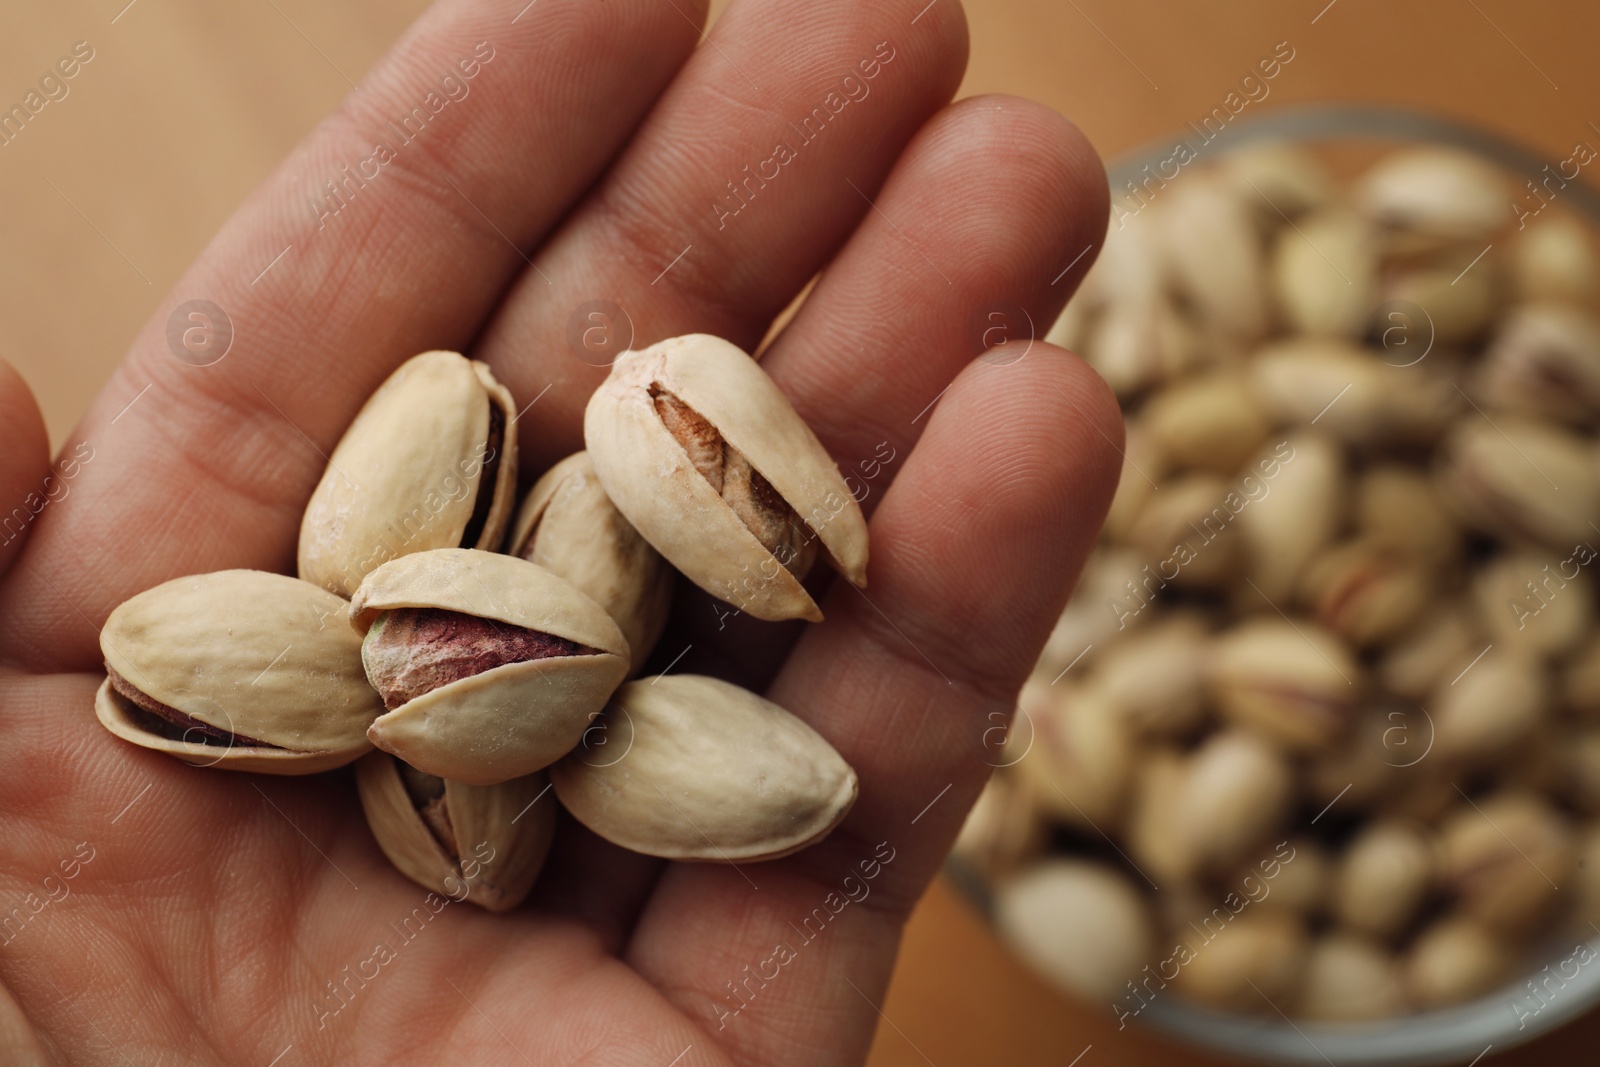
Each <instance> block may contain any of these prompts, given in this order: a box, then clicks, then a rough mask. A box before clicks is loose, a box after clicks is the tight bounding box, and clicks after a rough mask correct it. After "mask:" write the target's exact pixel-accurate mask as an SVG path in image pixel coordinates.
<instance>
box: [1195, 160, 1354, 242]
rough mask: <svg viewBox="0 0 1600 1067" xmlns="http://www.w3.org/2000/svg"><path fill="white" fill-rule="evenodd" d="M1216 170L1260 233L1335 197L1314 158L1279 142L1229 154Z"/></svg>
mask: <svg viewBox="0 0 1600 1067" xmlns="http://www.w3.org/2000/svg"><path fill="white" fill-rule="evenodd" d="M1218 167H1219V168H1220V170H1221V172H1222V176H1223V178H1224V180H1226V181H1228V182H1229V183H1230V184H1232V185H1233V186H1234V188H1235V191H1236V192H1237V193H1238V194H1239V196H1241V197H1242V198H1243V199H1244V202H1245V203H1246V204H1248V205H1250V207H1251V209H1252V212H1253V214H1254V215H1255V221H1256V227H1257V228H1258V229H1260V230H1262V231H1263V232H1270V231H1271V230H1274V229H1276V228H1277V227H1279V226H1281V225H1283V220H1284V219H1285V218H1291V219H1292V218H1296V217H1298V216H1300V215H1304V214H1305V213H1306V212H1308V211H1315V210H1317V209H1318V208H1321V207H1325V206H1327V205H1328V204H1330V203H1332V202H1333V200H1334V198H1335V196H1336V195H1337V191H1336V189H1335V187H1334V184H1333V177H1332V176H1331V175H1330V174H1329V173H1328V170H1327V168H1326V167H1324V166H1323V165H1322V163H1321V162H1320V161H1319V160H1318V159H1317V157H1316V156H1314V155H1312V154H1311V153H1310V152H1307V151H1306V150H1305V149H1303V148H1299V147H1297V146H1294V145H1290V144H1287V143H1284V142H1282V141H1275V142H1268V143H1263V144H1257V145H1251V146H1249V147H1247V148H1242V149H1239V150H1238V151H1234V152H1230V153H1228V155H1227V156H1225V157H1224V158H1223V159H1222V160H1221V161H1220V162H1219V163H1218Z"/></svg>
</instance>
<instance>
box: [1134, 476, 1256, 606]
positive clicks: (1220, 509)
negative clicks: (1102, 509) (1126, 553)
mask: <svg viewBox="0 0 1600 1067" xmlns="http://www.w3.org/2000/svg"><path fill="white" fill-rule="evenodd" d="M1242 500H1243V497H1240V496H1239V495H1238V494H1237V493H1235V492H1234V491H1233V488H1232V487H1231V486H1230V485H1229V484H1228V483H1227V482H1225V481H1223V480H1222V479H1221V478H1219V477H1217V476H1216V475H1214V474H1201V473H1192V474H1180V475H1176V476H1174V477H1170V478H1167V479H1165V480H1163V481H1162V483H1161V486H1160V488H1158V489H1156V490H1155V491H1154V492H1152V493H1151V494H1150V497H1149V499H1147V500H1146V501H1145V504H1144V507H1142V508H1140V509H1139V515H1138V517H1137V518H1135V519H1134V520H1133V524H1132V526H1131V527H1130V528H1129V530H1128V541H1129V542H1130V543H1132V544H1133V545H1135V546H1137V547H1138V548H1140V549H1142V550H1143V552H1144V555H1145V559H1146V560H1149V561H1151V562H1150V568H1151V573H1152V574H1153V575H1155V577H1154V579H1153V581H1154V582H1155V583H1156V584H1157V586H1158V588H1159V586H1161V585H1165V584H1166V583H1167V582H1172V583H1173V584H1175V585H1178V586H1181V587H1184V588H1211V587H1215V586H1218V585H1221V584H1224V583H1226V582H1228V581H1229V580H1230V579H1232V578H1233V576H1234V575H1236V574H1237V573H1238V571H1239V567H1240V565H1241V563H1242V562H1243V558H1244V557H1243V553H1242V548H1243V545H1242V538H1241V537H1240V535H1239V534H1238V533H1237V532H1236V531H1235V530H1234V529H1233V520H1234V510H1233V509H1234V507H1239V506H1240V505H1239V501H1242ZM1230 504H1231V505H1232V506H1230ZM1244 510H1248V509H1244Z"/></svg>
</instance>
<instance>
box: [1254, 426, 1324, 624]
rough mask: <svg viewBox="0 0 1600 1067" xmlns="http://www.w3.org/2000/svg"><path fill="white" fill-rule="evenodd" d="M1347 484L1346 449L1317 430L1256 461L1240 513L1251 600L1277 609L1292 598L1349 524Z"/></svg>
mask: <svg viewBox="0 0 1600 1067" xmlns="http://www.w3.org/2000/svg"><path fill="white" fill-rule="evenodd" d="M1345 483H1346V476H1345V457H1344V449H1343V448H1341V447H1340V446H1339V444H1338V443H1337V442H1335V441H1334V440H1333V439H1332V438H1330V437H1328V436H1327V435H1326V434H1323V433H1320V432H1318V431H1317V430H1315V429H1310V430H1302V431H1300V432H1298V433H1295V434H1292V435H1291V436H1289V437H1288V438H1287V439H1286V440H1284V441H1281V442H1279V443H1278V444H1276V445H1274V446H1273V447H1272V448H1271V449H1269V450H1265V451H1263V452H1262V454H1261V455H1260V456H1258V457H1257V459H1256V461H1255V462H1254V463H1252V464H1251V467H1250V473H1249V474H1248V475H1245V476H1242V477H1241V478H1240V481H1239V487H1240V488H1241V489H1243V491H1244V495H1245V496H1246V497H1247V498H1248V499H1249V506H1248V507H1245V508H1243V509H1242V510H1241V511H1240V512H1239V518H1238V523H1239V532H1240V533H1241V534H1242V535H1243V536H1244V540H1245V546H1246V551H1245V567H1246V572H1247V574H1248V575H1249V578H1250V581H1252V582H1254V583H1255V586H1256V588H1255V589H1253V590H1248V596H1250V597H1256V598H1257V600H1259V598H1260V597H1262V596H1264V597H1266V598H1267V599H1268V600H1269V601H1271V602H1273V603H1275V604H1276V603H1282V602H1284V601H1287V600H1288V599H1289V597H1290V596H1291V595H1293V593H1294V590H1295V587H1296V585H1297V583H1298V582H1299V580H1300V576H1301V574H1302V573H1303V572H1304V571H1305V567H1306V564H1307V563H1308V562H1310V561H1311V559H1312V558H1313V557H1314V556H1316V554H1317V553H1318V551H1319V550H1321V549H1322V547H1323V546H1324V545H1326V544H1327V543H1328V542H1329V541H1331V540H1332V539H1333V537H1334V535H1335V534H1336V533H1338V531H1339V527H1340V526H1341V525H1342V524H1343V522H1344V512H1345V497H1346V495H1347V493H1346V488H1345ZM1257 590H1259V593H1258V592H1257ZM1241 595H1245V591H1243V590H1241Z"/></svg>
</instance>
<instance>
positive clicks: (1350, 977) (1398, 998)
mask: <svg viewBox="0 0 1600 1067" xmlns="http://www.w3.org/2000/svg"><path fill="white" fill-rule="evenodd" d="M1406 1006H1407V1005H1406V992H1405V987H1404V985H1403V983H1402V982H1401V972H1400V966H1399V964H1398V963H1397V962H1396V961H1395V958H1394V955H1393V953H1391V952H1390V951H1389V950H1388V949H1386V948H1385V947H1384V946H1383V945H1381V944H1379V943H1378V942H1376V941H1373V940H1372V939H1370V938H1368V937H1365V936H1362V935H1360V934H1356V933H1349V932H1345V931H1334V932H1333V933H1328V934H1324V935H1323V936H1321V937H1319V938H1317V939H1316V940H1315V941H1314V942H1312V944H1311V948H1310V949H1309V951H1308V952H1307V954H1306V963H1305V973H1304V977H1303V978H1302V979H1301V983H1300V988H1299V991H1298V993H1297V996H1296V998H1295V1010H1294V1014H1296V1015H1298V1016H1300V1017H1301V1018H1305V1019H1315V1020H1316V1021H1318V1022H1355V1021H1358V1020H1368V1019H1386V1018H1389V1017H1390V1016H1394V1015H1401V1014H1403V1013H1404V1012H1405V1010H1406Z"/></svg>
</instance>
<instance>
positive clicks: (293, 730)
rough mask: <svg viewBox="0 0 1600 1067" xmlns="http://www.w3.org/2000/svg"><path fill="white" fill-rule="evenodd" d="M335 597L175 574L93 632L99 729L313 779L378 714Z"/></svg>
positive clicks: (264, 581)
mask: <svg viewBox="0 0 1600 1067" xmlns="http://www.w3.org/2000/svg"><path fill="white" fill-rule="evenodd" d="M344 611H345V602H344V601H343V600H342V599H340V598H339V597H337V596H334V595H333V594H332V593H330V592H328V591H327V590H325V589H322V588H320V587H318V586H315V585H312V584H311V583H309V582H303V581H300V580H299V579H297V578H286V577H284V576H283V575H281V574H267V573H264V572H262V571H246V570H232V571H217V572H215V573H213V574H198V575H191V576H190V577H187V578H174V579H173V580H172V581H170V582H163V583H162V584H161V585H158V586H156V587H155V588H153V589H147V590H145V591H144V592H142V593H140V594H138V595H137V596H135V597H132V598H131V599H129V600H127V601H125V602H123V603H122V604H121V605H119V606H118V607H117V608H116V610H114V611H112V613H111V616H110V618H108V619H107V620H106V624H105V626H104V627H103V628H102V629H101V631H100V651H101V653H102V654H103V655H104V656H105V664H106V681H105V683H104V684H103V685H102V686H101V687H100V691H99V693H98V694H96V696H95V714H96V716H98V717H99V719H100V722H101V724H102V725H103V726H105V728H106V729H108V730H110V731H111V732H112V733H114V734H116V735H117V736H118V737H120V738H122V739H123V740H124V741H131V742H133V743H134V744H136V745H140V746H143V747H144V748H150V749H155V750H156V751H158V752H166V753H168V754H169V755H173V756H177V757H178V758H180V759H182V760H184V761H185V762H188V763H192V764H194V765H196V766H203V767H211V766H216V767H221V768H223V769H225V770H235V771H258V772H261V773H264V774H313V773H315V772H317V771H325V770H328V769H329V768H332V767H339V766H343V765H344V764H346V763H349V762H350V761H351V760H354V759H356V758H357V757H359V756H361V755H362V754H363V753H365V752H369V751H371V745H369V744H368V743H367V726H368V724H370V723H371V722H372V720H373V719H374V718H376V717H377V716H378V715H379V714H380V713H381V712H382V711H383V705H382V703H381V702H380V701H379V699H378V696H377V694H376V693H374V692H373V691H372V690H371V688H369V687H368V685H367V680H366V678H365V676H364V675H363V674H362V672H361V644H360V642H359V641H358V640H356V638H355V636H354V635H353V634H351V633H350V631H349V629H348V628H347V627H346V626H345V625H344V623H343V615H344Z"/></svg>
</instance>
